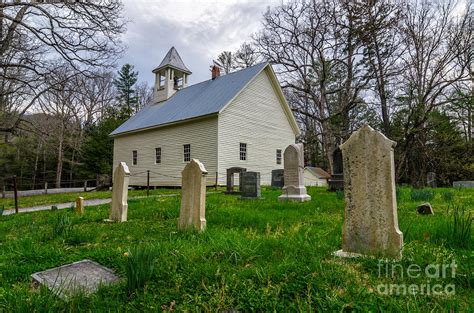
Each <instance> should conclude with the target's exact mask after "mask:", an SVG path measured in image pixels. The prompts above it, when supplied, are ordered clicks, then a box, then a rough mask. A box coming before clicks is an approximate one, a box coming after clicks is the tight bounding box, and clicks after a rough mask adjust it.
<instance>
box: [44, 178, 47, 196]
mask: <svg viewBox="0 0 474 313" xmlns="http://www.w3.org/2000/svg"><path fill="white" fill-rule="evenodd" d="M44 194H45V195H47V194H48V182H47V181H45V182H44Z"/></svg>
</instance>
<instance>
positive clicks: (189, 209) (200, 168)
mask: <svg viewBox="0 0 474 313" xmlns="http://www.w3.org/2000/svg"><path fill="white" fill-rule="evenodd" d="M206 175H207V170H206V168H205V167H204V165H203V164H202V163H201V162H199V160H197V159H192V160H191V162H189V163H188V164H187V165H186V167H185V168H184V170H183V171H182V192H181V211H180V214H179V221H178V228H179V229H183V230H185V229H196V230H199V231H202V230H204V229H205V228H206Z"/></svg>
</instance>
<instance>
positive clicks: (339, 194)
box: [336, 190, 344, 200]
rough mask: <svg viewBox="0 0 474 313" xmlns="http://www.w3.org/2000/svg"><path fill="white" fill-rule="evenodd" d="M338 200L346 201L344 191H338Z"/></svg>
mask: <svg viewBox="0 0 474 313" xmlns="http://www.w3.org/2000/svg"><path fill="white" fill-rule="evenodd" d="M336 198H337V199H339V200H343V199H344V190H336Z"/></svg>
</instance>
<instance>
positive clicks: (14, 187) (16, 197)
mask: <svg viewBox="0 0 474 313" xmlns="http://www.w3.org/2000/svg"><path fill="white" fill-rule="evenodd" d="M13 196H14V197H15V213H17V214H18V188H17V185H16V175H15V176H13Z"/></svg>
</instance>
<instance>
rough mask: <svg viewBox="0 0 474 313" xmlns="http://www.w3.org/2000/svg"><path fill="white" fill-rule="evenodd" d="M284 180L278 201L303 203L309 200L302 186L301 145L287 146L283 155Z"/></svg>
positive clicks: (302, 152)
mask: <svg viewBox="0 0 474 313" xmlns="http://www.w3.org/2000/svg"><path fill="white" fill-rule="evenodd" d="M283 159H284V164H283V165H284V168H285V169H284V180H285V185H284V187H283V190H282V191H283V193H282V194H281V196H279V197H278V200H279V201H287V200H289V201H297V202H304V201H309V200H311V197H310V196H309V195H308V194H307V192H306V187H305V186H304V149H303V144H301V143H299V144H292V145H289V146H288V147H287V148H286V149H285V152H284V154H283Z"/></svg>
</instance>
